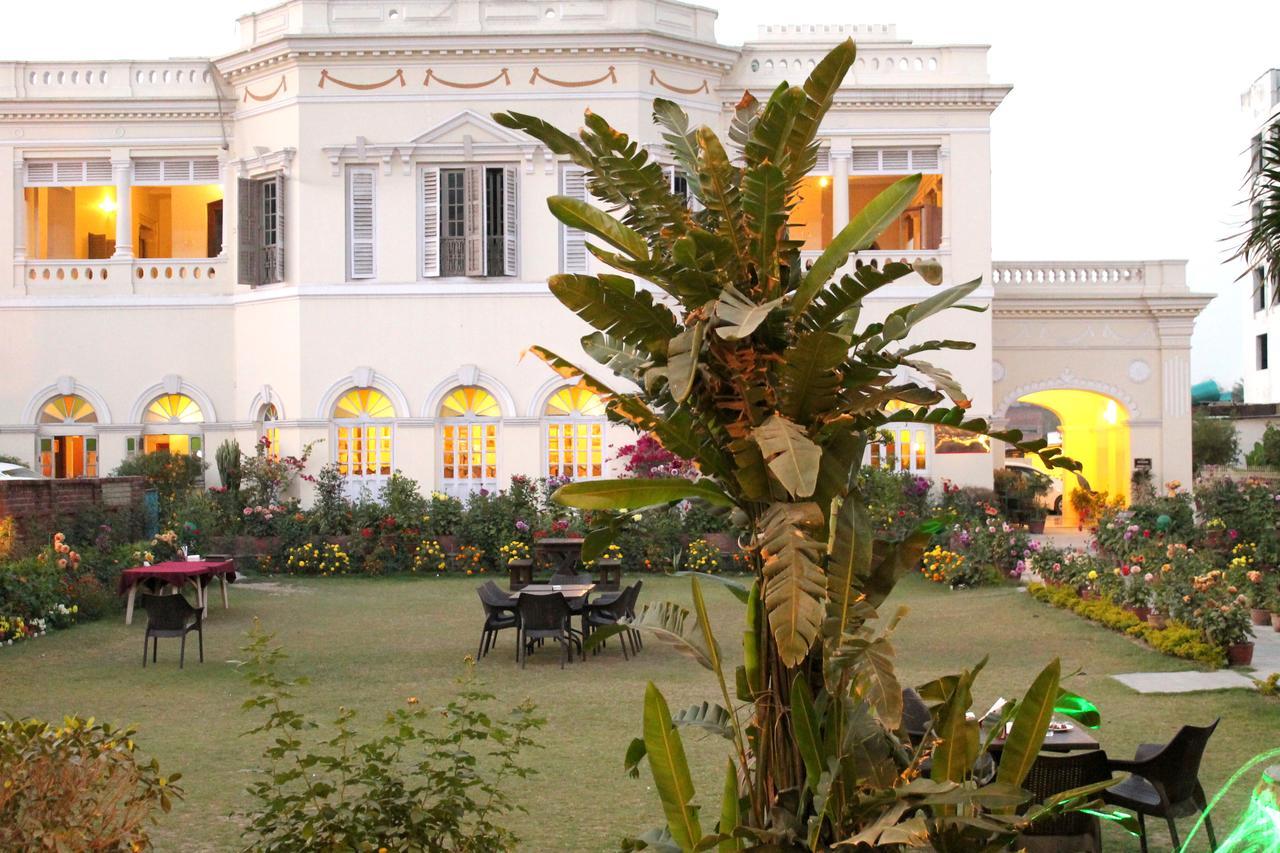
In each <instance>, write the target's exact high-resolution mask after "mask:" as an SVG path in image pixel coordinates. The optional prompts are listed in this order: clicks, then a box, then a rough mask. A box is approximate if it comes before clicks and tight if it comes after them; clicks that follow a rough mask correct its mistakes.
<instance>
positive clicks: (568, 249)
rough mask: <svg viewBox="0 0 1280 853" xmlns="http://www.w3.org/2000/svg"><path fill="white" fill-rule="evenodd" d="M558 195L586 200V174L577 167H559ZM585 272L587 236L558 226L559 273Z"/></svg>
mask: <svg viewBox="0 0 1280 853" xmlns="http://www.w3.org/2000/svg"><path fill="white" fill-rule="evenodd" d="M560 194H561V195H567V196H569V197H570V198H576V199H581V200H582V201H586V200H587V173H586V172H585V171H584V170H583V169H580V168H578V167H577V166H561V167H560ZM586 271H587V235H586V234H585V233H583V231H582V229H580V228H570V227H569V226H567V225H564V224H561V225H560V272H567V273H574V272H577V273H584V272H586Z"/></svg>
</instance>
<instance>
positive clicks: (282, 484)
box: [240, 435, 316, 507]
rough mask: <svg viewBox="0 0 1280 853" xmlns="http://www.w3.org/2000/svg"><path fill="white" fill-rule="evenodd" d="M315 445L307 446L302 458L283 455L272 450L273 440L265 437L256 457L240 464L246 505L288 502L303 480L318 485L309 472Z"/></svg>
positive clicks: (259, 440) (259, 445)
mask: <svg viewBox="0 0 1280 853" xmlns="http://www.w3.org/2000/svg"><path fill="white" fill-rule="evenodd" d="M315 445H316V442H314V441H313V442H310V443H309V444H307V445H306V446H304V447H303V448H302V453H301V455H299V456H281V455H279V453H277V452H276V451H275V449H274V448H272V446H271V439H270V438H268V437H267V436H265V435H264V436H262V437H261V438H259V439H258V443H257V444H256V445H255V446H254V454H253V456H248V455H246V456H245V457H244V458H243V459H242V460H241V462H240V491H241V494H242V497H243V500H244V502H245V504H246V505H249V506H267V507H269V506H274V505H278V504H281V503H284V502H285V500H286V498H287V496H288V494H289V491H290V490H291V489H292V488H293V484H294V483H295V482H297V481H298V480H299V479H301V480H305V481H307V482H309V483H310V482H315V478H314V477H311V476H309V475H308V474H307V473H306V468H307V462H308V460H310V459H311V450H312V448H314V447H315Z"/></svg>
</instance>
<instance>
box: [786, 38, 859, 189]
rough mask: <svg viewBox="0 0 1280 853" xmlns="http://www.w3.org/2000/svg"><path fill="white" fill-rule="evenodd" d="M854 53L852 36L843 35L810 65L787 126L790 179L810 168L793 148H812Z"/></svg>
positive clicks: (851, 65) (803, 149) (794, 178)
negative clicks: (802, 95)
mask: <svg viewBox="0 0 1280 853" xmlns="http://www.w3.org/2000/svg"><path fill="white" fill-rule="evenodd" d="M856 54H857V48H856V47H855V46H854V43H853V39H845V40H844V41H843V42H841V43H840V44H838V45H836V47H835V48H834V49H833V50H831V52H830V53H828V54H827V55H826V56H824V57H823V58H822V60H821V61H820V62H819V63H818V64H817V65H816V66H814V69H813V70H812V71H810V72H809V77H808V79H806V80H805V81H804V93H805V102H804V103H803V104H801V106H800V112H799V115H797V116H796V119H795V122H794V124H792V126H791V136H790V139H789V140H788V147H789V148H790V149H791V151H792V152H793V154H792V156H793V158H795V159H794V160H793V163H792V168H791V173H790V174H789V175H788V177H789V178H791V179H792V180H793V181H794V180H798V179H799V178H801V177H803V176H804V174H805V173H806V172H808V171H809V170H810V169H811V168H813V164H812V163H810V162H808V159H807V158H800V157H796V152H802V151H803V152H808V151H810V150H811V149H812V146H813V140H814V137H815V136H816V135H817V133H818V127H819V126H820V125H821V124H822V117H823V116H824V115H826V114H827V111H828V110H830V109H831V102H832V100H834V98H835V95H836V92H837V91H839V89H840V84H841V83H843V82H844V78H845V75H847V74H848V73H849V69H850V68H852V67H853V60H854V57H855V56H856Z"/></svg>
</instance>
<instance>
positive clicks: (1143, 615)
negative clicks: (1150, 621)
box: [1125, 607, 1151, 622]
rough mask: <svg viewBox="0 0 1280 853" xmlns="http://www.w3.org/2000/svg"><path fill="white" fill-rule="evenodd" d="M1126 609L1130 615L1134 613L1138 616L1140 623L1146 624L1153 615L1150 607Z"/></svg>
mask: <svg viewBox="0 0 1280 853" xmlns="http://www.w3.org/2000/svg"><path fill="white" fill-rule="evenodd" d="M1125 609H1126V610H1128V611H1129V612H1130V613H1132V614H1133V615H1134V616H1137V617H1138V621H1139V622H1146V621H1147V617H1148V616H1150V615H1151V608H1150V607H1127V608H1125Z"/></svg>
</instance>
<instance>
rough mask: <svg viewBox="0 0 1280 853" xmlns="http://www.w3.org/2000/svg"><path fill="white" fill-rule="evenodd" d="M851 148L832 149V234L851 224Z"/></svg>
mask: <svg viewBox="0 0 1280 853" xmlns="http://www.w3.org/2000/svg"><path fill="white" fill-rule="evenodd" d="M852 156H853V155H852V152H851V151H850V150H849V149H847V148H846V149H844V150H840V151H837V150H836V149H834V148H833V149H832V150H831V214H832V221H831V234H832V236H834V235H836V234H839V233H840V232H841V231H842V230H843V229H844V227H845V226H846V225H848V224H849V161H850V159H851V158H852Z"/></svg>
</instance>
